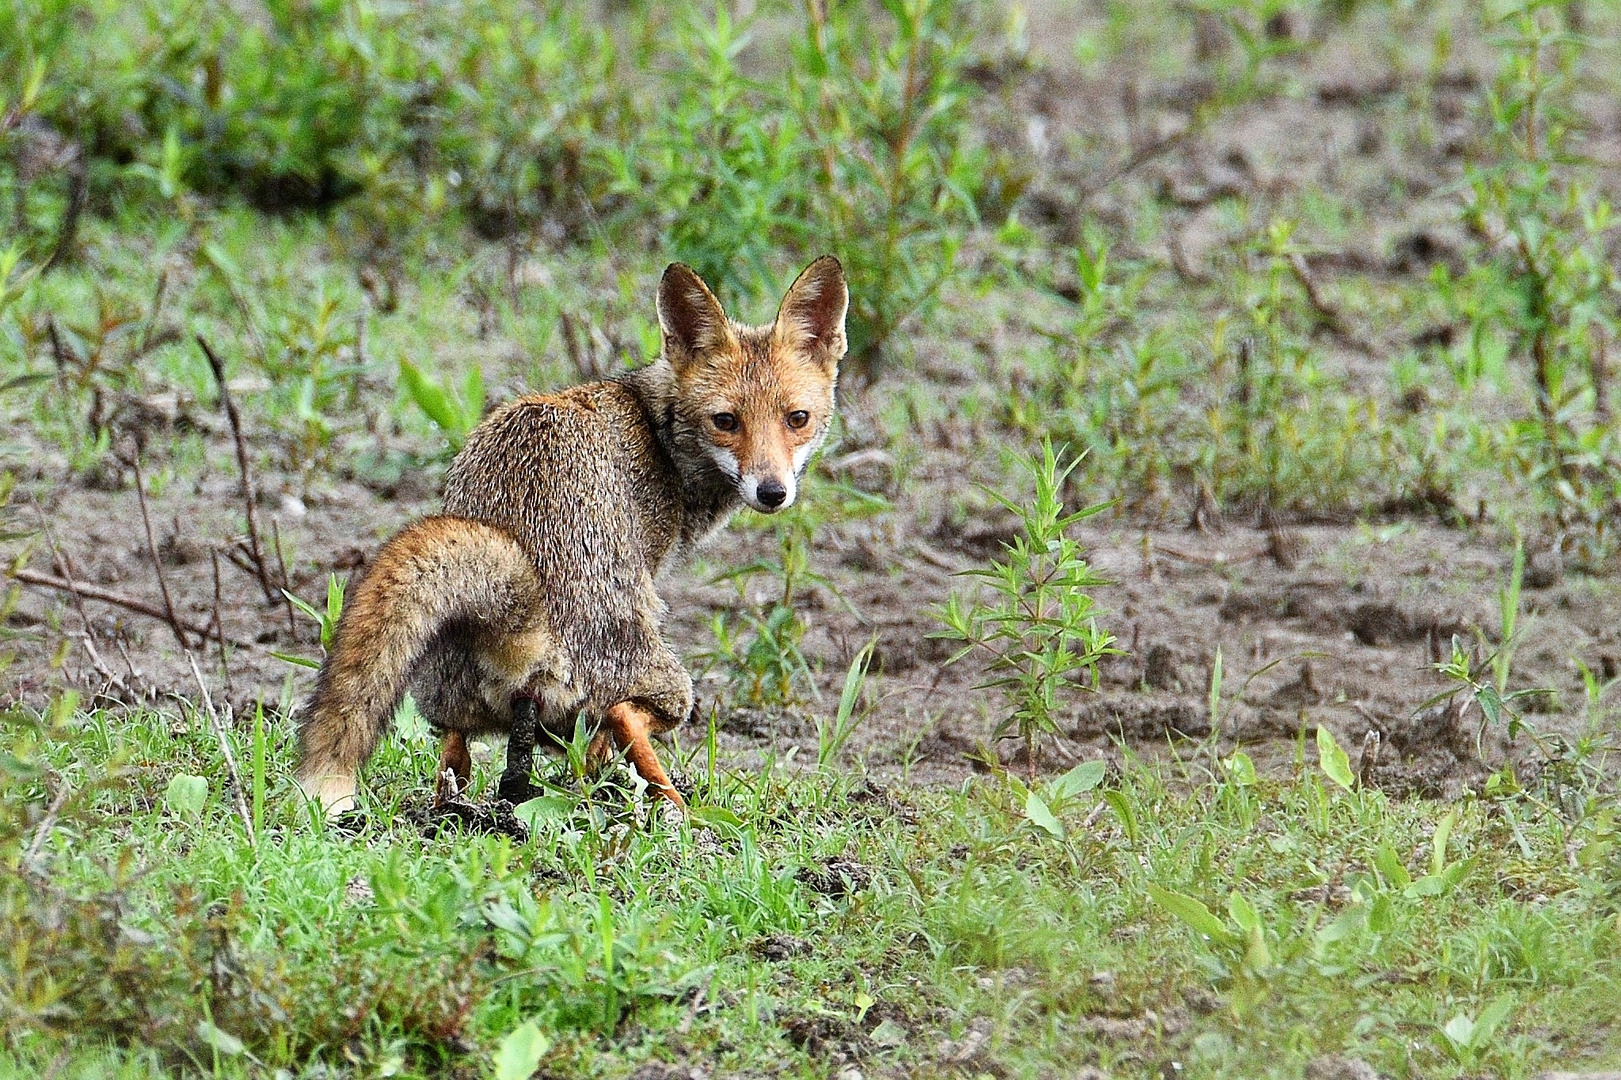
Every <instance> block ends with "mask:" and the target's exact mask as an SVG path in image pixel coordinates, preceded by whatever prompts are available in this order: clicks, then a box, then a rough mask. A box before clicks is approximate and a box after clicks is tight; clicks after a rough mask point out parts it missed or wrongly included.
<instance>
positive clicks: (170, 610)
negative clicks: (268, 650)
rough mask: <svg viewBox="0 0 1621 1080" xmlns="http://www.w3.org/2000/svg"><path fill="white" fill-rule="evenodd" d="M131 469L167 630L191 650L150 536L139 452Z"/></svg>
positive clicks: (154, 544)
mask: <svg viewBox="0 0 1621 1080" xmlns="http://www.w3.org/2000/svg"><path fill="white" fill-rule="evenodd" d="M130 464H131V467H132V468H134V470H135V494H136V496H137V497H139V499H140V501H141V524H142V526H144V527H145V529H146V551H147V554H149V555H151V556H152V569H153V571H155V572H156V573H157V575H158V593H159V595H161V596H162V597H163V614H164V618H165V619H166V620H167V621H168V623H169V629H170V630H173V631H174V636H175V640H176V641H178V642H180V647H181V648H182V649H185V650H187V651H188V652H189V651H190V650H191V641H190V639H188V638H187V637H186V631H185V630H184V629H183V628H182V627H181V623H180V616H179V615H177V614H175V610H174V601H173V600H172V599H171V598H170V596H169V581H168V579H167V578H166V577H165V576H164V574H163V559H162V558H160V557H159V556H158V541H157V538H156V537H155V536H153V535H152V515H151V513H150V512H148V510H147V507H146V479H145V478H144V477H143V476H142V475H141V452H140V451H139V450H137V451H136V452H135V454H134V455H133V457H132V458H131V459H130Z"/></svg>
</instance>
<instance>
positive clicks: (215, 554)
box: [208, 548, 232, 698]
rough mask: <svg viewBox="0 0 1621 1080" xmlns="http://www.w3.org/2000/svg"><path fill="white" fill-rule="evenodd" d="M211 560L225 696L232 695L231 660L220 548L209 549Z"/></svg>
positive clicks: (216, 639) (215, 638)
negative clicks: (221, 597) (221, 581)
mask: <svg viewBox="0 0 1621 1080" xmlns="http://www.w3.org/2000/svg"><path fill="white" fill-rule="evenodd" d="M208 558H209V561H210V562H212V563H213V564H214V630H215V637H214V640H215V641H217V642H218V643H219V649H220V673H221V674H222V675H223V676H224V678H225V696H226V697H227V698H229V697H231V696H232V695H231V662H230V661H229V660H228V659H226V656H225V619H224V616H223V615H222V612H223V611H224V606H223V605H222V604H221V603H220V550H219V548H209V549H208Z"/></svg>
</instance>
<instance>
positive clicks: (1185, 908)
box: [1148, 882, 1231, 941]
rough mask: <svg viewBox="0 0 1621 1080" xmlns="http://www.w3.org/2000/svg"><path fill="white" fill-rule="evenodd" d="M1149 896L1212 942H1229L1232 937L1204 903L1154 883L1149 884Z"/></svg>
mask: <svg viewBox="0 0 1621 1080" xmlns="http://www.w3.org/2000/svg"><path fill="white" fill-rule="evenodd" d="M1148 895H1149V896H1150V897H1151V898H1152V899H1153V901H1154V903H1156V904H1158V905H1159V906H1160V907H1162V908H1164V909H1165V910H1166V911H1168V912H1170V913H1171V914H1172V915H1175V916H1176V917H1177V918H1178V919H1181V920H1182V921H1183V922H1185V923H1187V924H1188V925H1189V926H1191V927H1193V929H1194V930H1195V931H1196V932H1197V933H1200V934H1202V935H1204V936H1205V937H1207V938H1209V939H1210V940H1211V941H1228V940H1230V939H1231V935H1230V934H1228V932H1227V927H1226V926H1225V925H1223V924H1222V921H1221V920H1220V919H1218V918H1216V916H1215V915H1213V914H1211V912H1210V909H1209V908H1207V907H1205V906H1204V904H1203V903H1201V902H1200V901H1198V900H1196V899H1194V898H1193V897H1191V896H1187V895H1185V894H1183V893H1179V892H1172V891H1171V890H1170V889H1162V888H1160V887H1159V886H1158V885H1155V884H1154V883H1153V882H1149V883H1148Z"/></svg>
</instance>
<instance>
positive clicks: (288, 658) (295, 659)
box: [270, 649, 321, 671]
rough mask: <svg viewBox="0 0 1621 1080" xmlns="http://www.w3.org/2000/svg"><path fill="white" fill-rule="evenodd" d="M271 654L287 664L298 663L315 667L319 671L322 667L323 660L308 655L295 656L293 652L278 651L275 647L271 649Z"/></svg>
mask: <svg viewBox="0 0 1621 1080" xmlns="http://www.w3.org/2000/svg"><path fill="white" fill-rule="evenodd" d="M270 655H271V656H273V657H275V658H276V659H277V660H280V661H282V662H283V663H286V664H297V665H298V666H299V667H307V668H314V669H315V670H317V671H319V670H320V669H321V661H319V660H311V659H310V658H309V657H307V656H294V655H293V654H292V653H284V652H277V651H276V650H274V649H272V650H270Z"/></svg>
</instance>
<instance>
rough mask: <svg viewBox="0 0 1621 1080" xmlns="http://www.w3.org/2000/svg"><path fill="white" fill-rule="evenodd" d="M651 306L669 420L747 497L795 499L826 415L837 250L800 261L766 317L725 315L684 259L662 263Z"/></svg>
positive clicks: (833, 357)
mask: <svg viewBox="0 0 1621 1080" xmlns="http://www.w3.org/2000/svg"><path fill="white" fill-rule="evenodd" d="M658 306H659V326H660V328H661V330H662V331H663V335H664V359H665V360H667V361H668V362H669V364H670V367H671V368H672V369H673V371H674V372H675V382H676V393H675V401H674V410H675V415H674V416H673V417H672V421H673V422H674V424H675V425H676V427H677V428H678V429H679V430H680V432H681V434H682V435H684V436H686V437H687V439H689V440H690V441H691V442H694V443H696V444H697V446H699V447H701V448H702V450H703V452H704V453H706V454H707V455H708V456H709V458H710V459H711V460H712V461H713V463H714V465H715V467H716V468H717V469H719V471H720V472H721V473H722V474H724V475H725V476H726V478H727V479H728V480H730V481H731V482H732V483H733V484H735V485H737V493H738V495H739V496H741V497H742V499H743V501H744V502H745V503H747V504H748V505H749V506H751V507H753V508H754V509H756V510H759V511H760V512H762V513H766V514H774V513H776V512H777V511H778V510H782V509H784V508H786V507H788V506H791V505H793V501H794V496H795V494H796V493H797V492H798V490H799V475H800V473H801V472H802V471H803V470H804V468H805V463H806V462H807V461H809V460H810V456H811V454H812V453H813V452H814V451H815V450H816V448H817V446H819V445H820V444H821V442H822V439H823V438H824V437H825V436H826V435H827V426H828V423H829V422H830V421H831V420H832V419H833V393H834V386H835V384H836V383H837V382H838V376H839V361H840V360H841V359H842V358H843V357H844V351H845V347H846V346H845V339H844V314H845V311H846V310H847V309H848V308H849V306H850V293H849V289H848V288H847V287H846V286H845V283H844V268H843V267H841V266H840V265H839V260H837V259H835V258H834V257H833V256H831V255H824V256H822V257H821V258H820V259H817V260H816V261H815V262H813V263H811V264H810V266H808V267H806V268H805V271H804V272H803V273H802V274H800V275H799V277H798V278H797V279H796V280H795V281H794V283H793V285H792V286H791V287H790V288H789V289H788V294H787V295H786V296H784V297H783V299H782V305H781V306H780V307H779V308H778V309H777V318H776V320H775V321H774V322H772V323H770V324H769V325H766V326H744V325H743V324H741V323H736V322H733V321H732V320H731V319H729V318H727V316H726V313H725V312H724V311H722V310H721V306H720V301H718V300H716V299H715V294H714V293H712V292H710V291H709V287H708V286H707V285H705V284H704V283H703V279H702V278H700V277H699V276H698V275H697V274H696V273H695V272H694V271H693V269H692V268H691V267H690V266H687V265H685V264H683V263H671V264H670V266H669V268H668V269H667V270H665V271H664V277H663V278H662V279H661V280H660V281H659V297H658Z"/></svg>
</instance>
